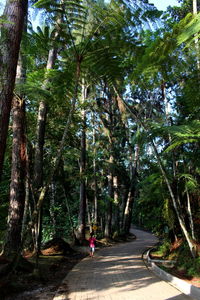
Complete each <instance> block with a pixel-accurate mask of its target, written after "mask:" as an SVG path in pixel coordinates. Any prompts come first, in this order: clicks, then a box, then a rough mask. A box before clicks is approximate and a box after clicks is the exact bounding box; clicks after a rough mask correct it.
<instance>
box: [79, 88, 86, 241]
mask: <svg viewBox="0 0 200 300" xmlns="http://www.w3.org/2000/svg"><path fill="white" fill-rule="evenodd" d="M86 90H87V89H86V87H85V86H84V85H83V86H82V101H83V103H84V101H85V99H86ZM85 175H86V112H85V110H84V111H83V112H82V134H81V154H80V207H79V216H78V237H77V238H78V239H79V240H80V242H81V243H82V241H83V240H84V239H85V225H86V222H85V219H86V179H85Z"/></svg>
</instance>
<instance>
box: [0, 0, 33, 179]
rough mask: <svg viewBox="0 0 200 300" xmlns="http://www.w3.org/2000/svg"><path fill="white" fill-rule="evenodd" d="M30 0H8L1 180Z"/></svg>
mask: <svg viewBox="0 0 200 300" xmlns="http://www.w3.org/2000/svg"><path fill="white" fill-rule="evenodd" d="M27 4H28V0H21V1H19V0H7V1H6V6H5V10H4V13H3V15H4V16H5V17H6V19H7V21H8V22H7V23H4V24H2V25H1V41H2V42H1V46H0V145H1V147H0V180H1V175H2V170H3V161H4V154H5V149H6V139H7V133H8V125H9V119H10V111H11V103H12V98H13V90H14V85H15V77H16V68H17V62H18V56H19V49H20V42H21V37H22V32H23V25H24V18H25V15H26V12H27Z"/></svg>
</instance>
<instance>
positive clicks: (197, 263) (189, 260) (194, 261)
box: [176, 243, 200, 277]
mask: <svg viewBox="0 0 200 300" xmlns="http://www.w3.org/2000/svg"><path fill="white" fill-rule="evenodd" d="M176 268H177V270H178V271H181V272H183V273H185V275H186V276H188V277H195V276H199V274H200V257H197V258H193V257H191V255H190V251H189V248H188V245H187V244H186V243H183V244H182V245H181V247H180V249H179V251H178V257H177V263H176Z"/></svg>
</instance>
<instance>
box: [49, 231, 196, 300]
mask: <svg viewBox="0 0 200 300" xmlns="http://www.w3.org/2000/svg"><path fill="white" fill-rule="evenodd" d="M132 232H133V233H134V234H135V235H136V236H137V239H136V240H134V241H133V242H128V243H125V244H120V245H117V246H113V247H109V248H104V249H102V250H99V251H98V252H97V253H95V257H94V258H90V257H87V258H85V259H83V260H82V261H81V262H80V263H78V264H77V265H76V266H75V267H74V269H72V271H71V272H69V273H68V275H67V277H66V278H65V279H64V281H63V283H62V285H61V287H60V288H59V290H58V292H57V294H56V295H55V297H54V299H53V300H69V299H70V300H89V299H91V300H97V299H98V300H189V299H192V298H191V297H188V296H186V295H184V294H182V293H181V292H180V291H178V290H177V289H176V288H174V287H172V286H171V285H170V284H169V283H167V282H165V281H162V280H161V279H159V278H158V277H157V276H155V275H154V274H153V273H152V272H151V271H150V270H148V269H147V268H146V267H145V265H144V263H143V261H142V259H141V255H142V253H143V251H144V250H145V249H147V248H149V247H151V246H153V245H154V244H155V243H156V242H157V239H156V238H155V237H154V236H153V235H152V234H150V233H147V232H143V231H141V230H136V229H133V230H132Z"/></svg>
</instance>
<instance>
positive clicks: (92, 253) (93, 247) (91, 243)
mask: <svg viewBox="0 0 200 300" xmlns="http://www.w3.org/2000/svg"><path fill="white" fill-rule="evenodd" d="M95 242H96V238H95V237H94V234H93V232H91V233H90V238H89V247H90V256H91V257H94V251H95Z"/></svg>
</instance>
